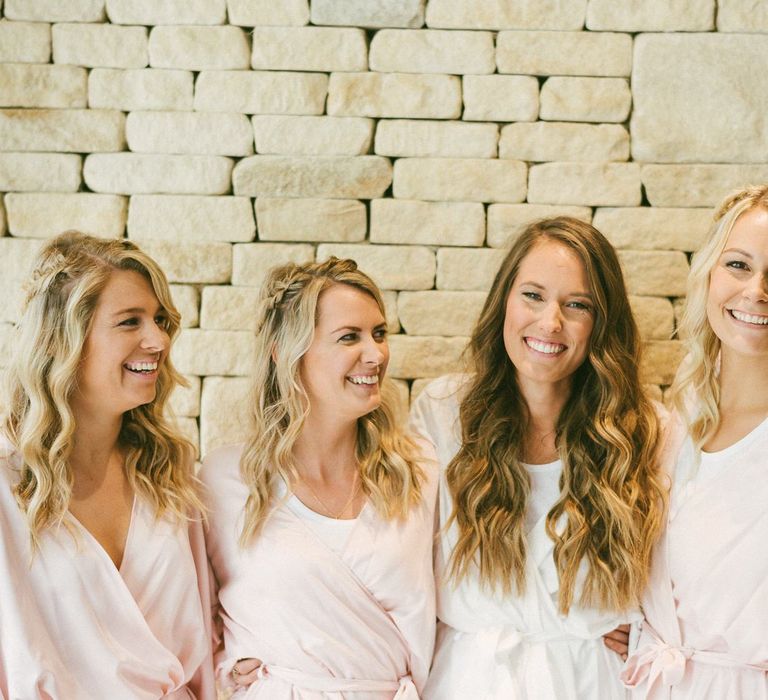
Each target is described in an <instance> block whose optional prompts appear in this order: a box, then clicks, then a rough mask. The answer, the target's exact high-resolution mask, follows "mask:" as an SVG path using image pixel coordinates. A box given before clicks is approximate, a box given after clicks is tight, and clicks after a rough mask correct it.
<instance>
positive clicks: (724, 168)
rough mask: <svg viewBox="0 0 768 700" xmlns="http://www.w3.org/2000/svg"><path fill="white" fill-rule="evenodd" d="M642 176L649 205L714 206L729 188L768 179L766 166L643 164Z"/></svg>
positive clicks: (736, 188)
mask: <svg viewBox="0 0 768 700" xmlns="http://www.w3.org/2000/svg"><path fill="white" fill-rule="evenodd" d="M755 145H756V144H755ZM641 178H642V180H643V187H644V188H645V193H646V196H647V197H648V201H649V202H650V203H651V206H654V207H713V206H715V205H717V204H719V203H720V202H721V201H722V200H723V198H724V197H725V195H727V194H728V193H729V192H731V191H732V190H738V189H742V188H744V187H747V186H748V185H754V184H755V183H759V182H768V165H644V166H643V167H642V170H641Z"/></svg>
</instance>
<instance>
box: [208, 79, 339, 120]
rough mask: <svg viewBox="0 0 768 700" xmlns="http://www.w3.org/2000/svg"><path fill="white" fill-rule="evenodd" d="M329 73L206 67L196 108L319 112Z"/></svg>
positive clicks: (321, 109) (255, 112)
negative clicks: (249, 70) (252, 70)
mask: <svg viewBox="0 0 768 700" xmlns="http://www.w3.org/2000/svg"><path fill="white" fill-rule="evenodd" d="M327 92H328V76H326V75H319V74H316V73H278V72H275V73H253V72H245V71H205V72H203V73H200V75H199V76H198V78H197V85H196V89H195V109H196V110H201V111H211V112H221V111H225V112H245V113H246V114H322V113H323V108H324V105H325V96H326V94H327Z"/></svg>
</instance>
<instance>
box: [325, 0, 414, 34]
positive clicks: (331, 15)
mask: <svg viewBox="0 0 768 700" xmlns="http://www.w3.org/2000/svg"><path fill="white" fill-rule="evenodd" d="M424 3H425V0H387V2H381V1H380V0H312V24H340V25H352V26H355V27H406V28H415V27H421V26H422V25H423V24H424Z"/></svg>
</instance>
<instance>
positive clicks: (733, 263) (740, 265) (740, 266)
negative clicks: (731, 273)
mask: <svg viewBox="0 0 768 700" xmlns="http://www.w3.org/2000/svg"><path fill="white" fill-rule="evenodd" d="M725 266H726V267H727V268H730V269H731V270H749V265H747V263H745V262H744V261H743V260H728V261H727V262H726V263H725Z"/></svg>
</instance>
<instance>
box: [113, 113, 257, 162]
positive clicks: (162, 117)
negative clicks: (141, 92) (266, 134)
mask: <svg viewBox="0 0 768 700" xmlns="http://www.w3.org/2000/svg"><path fill="white" fill-rule="evenodd" d="M125 131H126V137H127V139H128V147H129V148H130V149H131V150H132V151H136V152H139V153H176V154H195V153H199V154H208V155H221V156H248V155H251V154H252V153H253V131H252V130H251V124H250V122H249V121H248V117H246V116H245V115H244V114H237V113H233V112H202V113H201V112H132V113H131V114H129V115H128V119H127V122H126V125H125Z"/></svg>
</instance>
